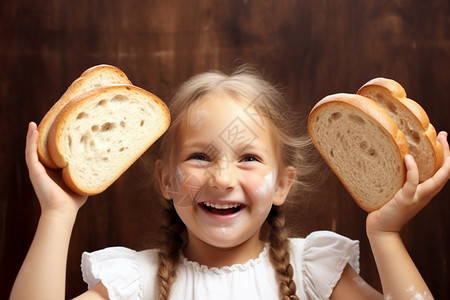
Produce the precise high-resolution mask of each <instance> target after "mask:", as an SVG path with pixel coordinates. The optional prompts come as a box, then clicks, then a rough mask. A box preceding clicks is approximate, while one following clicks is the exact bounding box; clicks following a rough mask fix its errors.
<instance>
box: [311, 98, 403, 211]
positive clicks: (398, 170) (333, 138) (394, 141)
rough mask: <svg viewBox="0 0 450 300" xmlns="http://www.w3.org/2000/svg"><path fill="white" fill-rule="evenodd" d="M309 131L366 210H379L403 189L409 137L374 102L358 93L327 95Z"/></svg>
mask: <svg viewBox="0 0 450 300" xmlns="http://www.w3.org/2000/svg"><path fill="white" fill-rule="evenodd" d="M308 131H309V134H310V136H311V139H312V141H313V143H314V145H315V147H316V148H317V150H318V151H319V153H320V154H321V155H322V157H323V158H324V159H325V161H326V162H327V164H328V165H329V166H330V167H331V169H332V170H333V172H334V173H335V174H336V175H337V177H338V178H339V179H340V180H341V182H342V184H343V185H344V186H345V187H346V188H347V190H348V192H349V193H350V194H351V196H352V197H353V198H354V200H355V201H356V203H357V204H358V205H359V206H360V207H361V208H362V209H364V210H366V211H369V212H370V211H374V210H377V209H379V208H380V207H381V206H383V205H384V204H385V203H386V202H387V201H389V200H390V199H391V198H392V197H393V196H394V195H395V193H396V192H397V191H398V190H399V189H400V188H401V187H402V186H403V184H404V181H405V178H406V169H405V166H404V162H403V158H404V156H405V155H406V154H407V153H408V146H407V142H406V139H405V136H404V134H403V133H402V132H401V131H400V130H399V129H398V127H397V125H396V124H395V122H394V121H393V120H392V119H391V118H390V116H389V115H388V114H387V113H386V112H385V111H384V109H382V108H381V107H380V106H379V105H377V104H376V103H375V102H374V101H372V100H370V99H368V98H366V97H363V96H360V95H355V94H334V95H330V96H327V97H325V98H323V99H322V100H321V101H319V102H318V103H317V104H316V105H315V106H314V108H313V109H312V111H311V112H310V115H309V118H308Z"/></svg>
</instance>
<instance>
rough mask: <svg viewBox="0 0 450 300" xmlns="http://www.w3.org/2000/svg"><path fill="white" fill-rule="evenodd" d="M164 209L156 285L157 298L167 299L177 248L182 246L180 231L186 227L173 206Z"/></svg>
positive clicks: (174, 267) (175, 264) (169, 205)
mask: <svg viewBox="0 0 450 300" xmlns="http://www.w3.org/2000/svg"><path fill="white" fill-rule="evenodd" d="M164 202H165V203H167V204H166V205H167V207H166V208H165V209H164V217H163V224H162V225H161V236H162V238H161V246H160V251H159V254H158V258H159V266H158V277H157V278H158V285H159V294H158V299H159V300H167V299H169V295H170V288H171V285H172V283H173V282H174V281H175V277H176V268H177V265H178V262H179V259H180V257H179V253H178V252H179V250H180V249H181V247H182V246H183V239H182V237H181V234H182V232H184V231H185V229H186V227H185V225H184V224H183V222H182V221H181V219H180V218H179V217H178V215H177V213H176V211H175V208H174V207H173V205H171V204H170V203H169V201H164Z"/></svg>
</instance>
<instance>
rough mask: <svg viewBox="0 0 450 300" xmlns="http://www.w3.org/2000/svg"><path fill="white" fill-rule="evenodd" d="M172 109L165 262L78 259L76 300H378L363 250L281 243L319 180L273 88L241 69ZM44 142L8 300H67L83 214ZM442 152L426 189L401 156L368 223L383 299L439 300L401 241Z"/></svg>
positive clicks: (435, 184)
mask: <svg viewBox="0 0 450 300" xmlns="http://www.w3.org/2000/svg"><path fill="white" fill-rule="evenodd" d="M170 110H171V114H172V120H173V121H172V125H171V127H170V128H169V130H168V131H167V133H166V134H165V135H164V136H163V137H162V139H161V141H160V142H161V147H160V151H159V153H160V157H159V159H158V160H157V162H156V174H157V179H158V183H159V186H160V188H161V192H162V195H163V197H164V198H165V199H167V201H164V202H165V204H166V206H167V208H166V210H165V212H166V225H165V226H164V229H165V233H166V235H165V238H166V239H165V240H164V241H163V243H162V246H161V248H160V249H158V250H156V249H150V250H146V251H141V252H135V251H133V250H130V249H127V248H123V247H115V248H107V249H104V250H100V251H97V252H94V253H84V254H83V258H82V269H83V278H84V280H85V281H86V282H87V283H88V285H89V290H88V291H87V292H85V293H84V294H82V295H80V296H79V297H77V298H76V299H280V298H281V299H328V298H330V299H345V300H348V299H383V295H381V294H380V293H378V292H377V291H376V290H374V289H373V288H371V287H370V286H369V285H368V284H366V283H365V282H364V281H363V280H362V279H361V278H360V276H359V275H358V271H359V270H358V255H359V253H358V252H359V249H358V244H357V242H355V241H352V240H349V239H347V238H345V237H343V236H340V235H337V234H335V233H332V232H327V231H323V232H314V233H312V234H310V235H309V236H307V237H306V238H304V239H300V238H295V239H288V238H287V232H286V229H285V227H284V224H285V221H284V216H283V211H282V208H283V207H284V205H285V202H286V201H287V198H288V194H290V196H291V195H292V192H293V191H294V188H295V187H297V188H300V189H297V190H298V191H299V190H302V189H301V188H307V185H308V182H307V180H306V179H308V178H311V177H312V175H311V174H312V172H314V170H315V169H314V168H313V167H312V166H311V165H308V164H309V162H310V157H309V155H308V152H307V151H308V149H309V147H310V143H309V141H308V140H307V139H305V138H302V137H300V138H299V137H296V135H295V131H296V125H294V122H293V120H294V119H293V118H291V117H290V116H289V111H290V110H289V108H288V107H287V106H286V103H285V102H284V101H283V99H282V97H281V95H280V94H279V93H278V92H277V91H276V90H275V88H274V87H272V86H271V85H270V84H268V83H267V82H266V81H264V80H263V79H261V77H259V76H258V75H256V74H255V73H252V72H249V71H248V70H246V69H245V68H244V69H240V70H238V71H237V72H235V73H234V74H232V75H231V76H226V75H224V74H222V73H217V72H211V73H206V74H202V75H198V76H196V77H193V78H192V79H191V80H189V81H188V82H187V83H185V84H184V85H182V86H181V87H180V89H179V90H178V92H177V93H176V95H175V96H174V98H173V100H172V102H171V104H170ZM37 136H38V132H37V129H36V125H35V124H34V123H30V126H29V130H28V135H27V148H26V160H27V165H28V168H29V173H30V179H31V182H32V184H33V186H34V189H35V191H36V194H37V196H38V198H39V201H40V204H41V208H42V214H41V217H40V220H39V224H38V228H37V231H36V235H35V238H34V240H33V243H32V245H31V247H30V250H29V253H28V255H27V257H26V259H25V261H24V263H23V265H22V268H21V270H20V272H19V274H18V277H17V279H16V282H15V284H14V287H13V290H12V293H11V299H14V300H16V299H30V298H37V299H64V295H65V265H66V259H67V249H68V245H69V238H70V234H71V230H72V227H73V224H74V222H75V218H76V214H77V211H78V209H79V208H80V207H81V206H82V205H83V203H84V202H85V201H86V197H83V196H78V195H75V194H73V193H71V192H70V191H69V190H67V189H66V188H65V187H64V185H63V184H62V183H61V180H60V178H58V177H57V176H53V174H51V173H50V172H48V171H47V172H46V170H45V169H44V167H43V166H42V165H41V164H40V162H39V161H38V158H37V154H36V140H37ZM438 140H439V142H440V143H441V144H442V146H443V148H444V151H445V161H444V163H443V165H442V167H441V168H440V169H439V170H438V172H437V173H436V174H435V175H434V177H433V178H431V179H429V180H427V181H426V182H424V183H422V184H418V171H417V166H416V164H415V162H414V159H413V158H412V157H411V156H410V155H407V156H406V157H405V164H406V167H407V169H408V173H407V181H406V183H405V185H404V186H403V188H402V189H401V190H400V191H398V193H397V194H396V195H395V197H394V198H393V199H392V200H391V201H390V202H389V203H387V204H386V205H385V206H384V207H383V208H381V209H380V210H378V211H375V212H372V213H370V214H369V215H368V217H367V222H366V229H367V235H368V238H369V240H370V243H371V247H372V251H373V254H374V257H375V260H376V263H377V267H378V270H379V275H380V278H381V282H382V287H383V294H384V297H385V298H386V299H412V298H413V297H415V298H414V299H428V298H432V296H431V293H430V291H429V289H428V287H427V285H426V284H425V282H424V281H423V279H422V277H421V275H420V273H419V272H418V270H417V269H416V267H415V265H414V263H413V262H412V260H411V258H410V257H409V255H408V253H407V252H406V250H405V248H404V246H403V243H402V241H401V239H400V234H399V232H400V230H401V228H402V227H403V225H405V224H406V223H407V222H408V221H409V220H410V219H411V218H412V217H413V216H414V215H415V214H416V213H417V212H419V211H420V210H421V209H422V208H423V207H424V206H425V205H426V204H427V203H428V202H429V201H430V200H431V198H432V197H433V196H434V195H435V194H436V193H437V192H438V191H439V190H441V189H442V187H443V186H444V185H445V183H446V182H447V181H448V179H449V177H450V150H449V145H448V142H447V133H445V132H441V133H440V134H439V135H438ZM155 147H156V145H155ZM303 190H304V189H303ZM293 201H295V200H293ZM264 224H268V226H267V228H268V232H267V234H262V231H263V230H262V227H263V225H264ZM266 237H267V238H266Z"/></svg>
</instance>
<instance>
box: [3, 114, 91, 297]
mask: <svg viewBox="0 0 450 300" xmlns="http://www.w3.org/2000/svg"><path fill="white" fill-rule="evenodd" d="M37 138H38V131H37V127H36V124H35V123H30V125H29V127H28V133H27V144H26V150H25V158H26V162H27V166H28V171H29V176H30V179H31V182H32V184H33V188H34V190H35V192H36V195H37V197H38V199H39V203H40V206H41V217H40V219H39V223H38V226H37V229H36V234H35V236H34V239H33V242H32V244H31V246H30V249H29V251H28V254H27V256H26V258H25V261H24V262H23V264H22V267H21V269H20V271H19V274H18V275H17V278H16V281H15V283H14V286H13V289H12V291H11V295H10V300H19V299H46V300H52V299H58V300H61V299H64V298H65V282H66V264H67V252H68V248H69V241H70V236H71V233H72V228H73V225H74V222H75V219H76V215H77V212H78V210H79V208H80V207H81V206H82V205H83V204H84V203H85V201H86V199H87V197H85V196H79V195H76V194H74V193H72V192H70V191H69V190H68V189H67V188H66V187H65V185H64V183H63V182H62V179H61V176H60V174H59V173H58V172H53V171H50V170H47V169H45V168H44V166H43V165H42V164H41V163H40V162H39V160H38V156H37V150H36V142H37Z"/></svg>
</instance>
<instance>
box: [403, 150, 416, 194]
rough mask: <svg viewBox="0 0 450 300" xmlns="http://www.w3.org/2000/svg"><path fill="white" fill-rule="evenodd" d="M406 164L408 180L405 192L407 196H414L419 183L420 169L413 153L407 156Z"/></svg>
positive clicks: (404, 188)
mask: <svg viewBox="0 0 450 300" xmlns="http://www.w3.org/2000/svg"><path fill="white" fill-rule="evenodd" d="M405 165H406V182H405V184H404V186H403V192H404V193H405V194H406V196H409V197H412V196H413V195H414V194H415V193H416V189H417V185H418V184H419V169H418V168H417V164H416V161H415V160H414V157H413V156H412V155H411V154H407V155H406V156H405Z"/></svg>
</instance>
